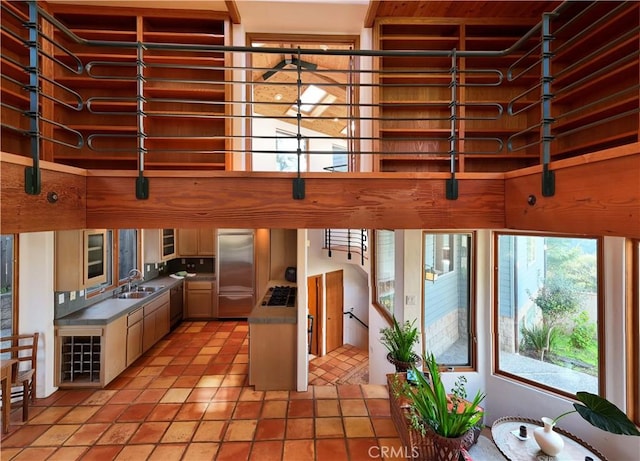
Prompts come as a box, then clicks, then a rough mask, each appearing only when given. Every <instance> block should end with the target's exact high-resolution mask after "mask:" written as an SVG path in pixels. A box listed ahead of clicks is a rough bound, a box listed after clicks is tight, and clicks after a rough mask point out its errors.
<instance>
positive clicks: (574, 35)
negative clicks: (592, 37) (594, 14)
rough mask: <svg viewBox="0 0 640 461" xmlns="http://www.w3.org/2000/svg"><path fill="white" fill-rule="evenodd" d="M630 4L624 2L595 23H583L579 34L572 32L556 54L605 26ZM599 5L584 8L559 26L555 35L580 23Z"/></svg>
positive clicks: (595, 3) (592, 4)
mask: <svg viewBox="0 0 640 461" xmlns="http://www.w3.org/2000/svg"><path fill="white" fill-rule="evenodd" d="M628 3H629V2H622V3H620V4H619V5H618V6H616V7H614V8H612V9H611V10H609V11H608V12H607V13H606V14H603V15H599V16H598V18H597V19H596V20H595V21H593V20H589V21H588V22H587V24H586V25H585V24H584V23H583V24H582V25H581V28H580V31H579V32H577V33H574V32H571V34H570V35H569V36H568V38H567V40H566V41H565V42H563V43H562V44H561V45H559V46H558V47H557V48H555V50H554V52H555V53H556V54H558V53H560V52H562V51H563V50H564V49H565V48H567V47H569V46H572V45H573V44H574V43H575V42H577V41H578V40H580V39H581V38H582V37H584V36H585V35H587V34H588V33H590V32H591V31H592V30H593V29H595V28H596V27H599V26H600V24H603V23H605V22H606V21H608V20H609V18H610V17H612V16H615V15H616V14H618V11H620V10H621V9H624V8H626V7H627V4H628ZM597 4H598V2H592V3H591V4H589V5H587V6H586V7H585V8H582V10H581V11H580V12H579V13H577V14H575V15H574V16H573V17H570V19H569V20H568V21H567V22H566V23H564V24H563V25H561V26H559V27H558V28H557V29H556V30H555V31H554V33H555V35H556V36H559V35H560V33H561V32H562V31H563V30H564V29H565V28H567V27H569V26H570V25H571V24H573V23H574V22H575V21H578V20H579V19H580V18H581V17H582V16H583V15H585V14H587V13H588V12H589V10H591V8H594V7H595V6H596V5H597Z"/></svg>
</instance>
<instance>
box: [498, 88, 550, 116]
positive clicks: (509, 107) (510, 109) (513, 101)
mask: <svg viewBox="0 0 640 461" xmlns="http://www.w3.org/2000/svg"><path fill="white" fill-rule="evenodd" d="M541 86H542V83H541V82H540V83H537V84H536V85H535V86H533V87H531V88H529V89H527V90H525V91H524V92H522V93H520V94H519V95H517V96H515V97H514V98H513V99H511V100H510V101H509V103H508V104H507V113H508V114H509V115H518V114H521V113H523V112H528V111H529V110H531V109H533V108H534V107H537V105H538V104H540V98H539V97H538V98H537V99H536V100H535V101H533V102H531V103H530V104H527V105H526V106H524V107H523V108H522V109H520V110H517V111H514V110H513V107H514V105H515V104H516V103H518V102H519V101H520V100H521V99H523V98H525V97H526V96H528V95H529V94H531V93H533V92H534V91H536V90H539V89H540V87H541Z"/></svg>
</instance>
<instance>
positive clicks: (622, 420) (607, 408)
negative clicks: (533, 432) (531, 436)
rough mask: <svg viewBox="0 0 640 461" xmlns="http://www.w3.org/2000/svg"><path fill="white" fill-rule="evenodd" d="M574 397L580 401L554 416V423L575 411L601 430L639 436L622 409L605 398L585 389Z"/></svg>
mask: <svg viewBox="0 0 640 461" xmlns="http://www.w3.org/2000/svg"><path fill="white" fill-rule="evenodd" d="M576 398H577V399H578V400H579V401H580V402H581V403H578V402H576V403H574V404H573V408H574V410H571V411H567V412H566V413H562V414H561V415H560V416H558V417H556V418H555V419H554V420H553V424H554V425H555V424H556V423H557V422H558V421H559V420H560V419H561V418H563V417H565V416H567V415H570V414H571V413H576V412H577V413H578V414H579V415H580V416H582V418H583V419H584V420H585V421H587V422H588V423H589V424H591V425H592V426H595V427H597V428H598V429H602V430H603V431H606V432H611V433H612V434H620V435H635V436H640V431H638V428H637V427H636V425H635V424H634V423H633V422H632V421H631V420H630V419H629V418H627V415H625V414H624V413H623V412H622V410H620V409H619V408H618V407H616V406H615V405H614V404H613V403H611V402H609V401H608V400H607V399H605V398H603V397H600V396H599V395H596V394H591V393H589V392H585V391H581V392H578V393H577V394H576Z"/></svg>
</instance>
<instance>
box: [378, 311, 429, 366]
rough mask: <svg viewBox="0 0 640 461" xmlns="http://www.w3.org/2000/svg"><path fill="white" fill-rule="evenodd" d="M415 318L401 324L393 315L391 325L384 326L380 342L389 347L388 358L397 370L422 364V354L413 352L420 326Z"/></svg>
mask: <svg viewBox="0 0 640 461" xmlns="http://www.w3.org/2000/svg"><path fill="white" fill-rule="evenodd" d="M415 323H416V321H415V319H414V320H413V321H412V322H409V321H408V320H407V321H405V322H404V323H403V324H400V323H399V322H398V320H397V319H396V318H395V316H394V317H393V322H392V324H391V326H389V327H386V328H382V329H381V330H380V334H381V335H382V337H381V339H380V342H381V343H382V344H383V345H384V347H386V348H387V350H388V351H389V353H388V354H387V360H388V361H389V362H391V363H392V364H394V365H395V367H396V372H398V373H400V372H404V371H407V370H408V369H410V368H411V366H412V365H419V364H420V356H419V355H418V354H416V353H414V352H413V346H414V345H415V344H416V343H417V342H418V328H417V327H416V326H415Z"/></svg>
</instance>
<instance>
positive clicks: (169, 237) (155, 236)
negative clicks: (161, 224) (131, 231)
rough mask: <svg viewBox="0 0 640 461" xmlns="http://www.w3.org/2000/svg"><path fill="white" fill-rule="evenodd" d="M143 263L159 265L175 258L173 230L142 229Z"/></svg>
mask: <svg viewBox="0 0 640 461" xmlns="http://www.w3.org/2000/svg"><path fill="white" fill-rule="evenodd" d="M142 241H143V248H144V261H145V262H146V263H159V262H164V261H168V260H170V259H173V258H175V257H176V256H177V251H176V230H175V229H143V230H142Z"/></svg>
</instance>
